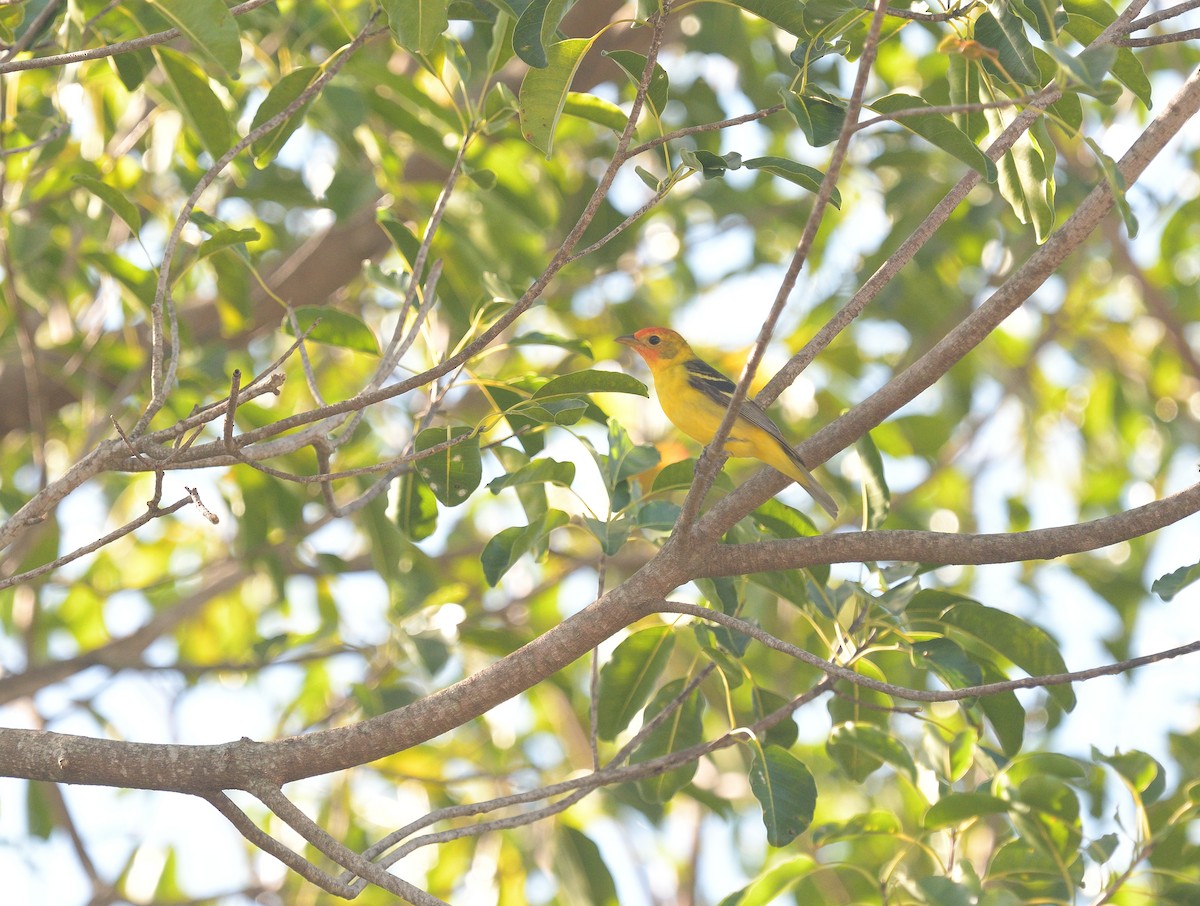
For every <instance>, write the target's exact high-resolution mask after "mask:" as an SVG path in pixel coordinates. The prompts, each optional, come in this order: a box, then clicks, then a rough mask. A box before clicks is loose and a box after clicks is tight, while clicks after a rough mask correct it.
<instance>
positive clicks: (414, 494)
mask: <svg viewBox="0 0 1200 906" xmlns="http://www.w3.org/2000/svg"><path fill="white" fill-rule="evenodd" d="M437 517H438V508H437V498H436V497H434V496H433V491H431V490H429V485H427V484H425V483H424V482H423V481H421V480H420V479H419V478H418V477H417V473H416V472H405V473H404V474H403V475H401V476H400V482H399V485H398V487H397V492H396V528H398V529H400V531H401V532H403V533H404V536H405V537H406V538H409V539H411V540H413V541H421V540H423V539H425V538H428V537H429V536H430V535H432V534H433V533H434V531H435V530H436V529H437Z"/></svg>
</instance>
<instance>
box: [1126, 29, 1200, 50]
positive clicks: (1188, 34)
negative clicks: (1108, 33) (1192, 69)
mask: <svg viewBox="0 0 1200 906" xmlns="http://www.w3.org/2000/svg"><path fill="white" fill-rule="evenodd" d="M1196 38H1200V28H1189V29H1188V30H1187V31H1173V32H1170V33H1168V34H1165V35H1147V36H1146V37H1144V38H1115V39H1114V40H1113V43H1114V44H1116V45H1117V46H1118V47H1158V46H1160V45H1163V44H1182V43H1183V42H1184V41H1193V40H1195V39H1196Z"/></svg>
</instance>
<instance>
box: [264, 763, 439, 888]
mask: <svg viewBox="0 0 1200 906" xmlns="http://www.w3.org/2000/svg"><path fill="white" fill-rule="evenodd" d="M250 792H251V793H253V794H254V795H255V796H256V797H258V799H259V801H260V802H262V804H263V805H265V806H266V807H267V808H269V809H270V810H271V811H272V812H273V813H275V814H276V815H277V816H278V817H279V818H280V819H282V820H283V822H284V823H285V824H287V825H288V827H290V828H291V829H292V830H294V831H296V833H298V834H300V836H301V837H303V838H304V839H305V840H307V841H308V842H309V843H310V844H311V845H312V846H314V847H315V848H316V849H317V850H318V851H320V852H322V853H324V854H325V855H326V856H328V857H329V858H330V859H332V860H333V861H335V862H337V863H338V864H339V865H341V866H342V867H343V868H346V869H348V870H350V871H352V872H354V873H355V874H356V875H358V876H359V877H360V878H363V879H365V880H367V881H370V882H371V883H372V884H374V885H375V886H376V887H379V888H380V889H382V890H386V891H387V892H388V893H391V894H394V895H395V896H398V897H401V898H403V899H404V900H405V902H408V903H412V904H413V906H449V904H448V903H446V902H445V901H444V900H440V899H438V898H437V897H435V896H433V894H430V893H427V892H426V891H424V890H421V889H420V888H419V887H415V886H413V885H412V884H409V883H408V882H407V881H405V880H403V879H402V878H398V877H396V875H394V874H391V873H390V872H388V871H386V870H384V868H383V867H381V866H379V865H377V864H376V863H374V862H372V861H371V860H370V859H366V858H364V857H363V856H361V855H359V854H358V853H356V852H355V851H354V850H352V849H350V848H349V847H348V846H345V845H344V844H342V843H340V842H339V841H338V840H336V839H335V838H334V837H333V835H332V834H330V833H329V832H328V831H326V830H325V829H324V828H323V827H321V825H319V824H317V822H315V821H313V820H312V819H311V818H309V817H308V815H306V814H304V812H302V811H301V810H300V809H298V808H297V807H296V806H295V804H294V803H293V802H292V800H290V799H288V797H287V796H285V795H283V791H282V790H280V789H279V788H278V787H276V786H273V785H271V784H269V783H257V784H254V786H253V788H252V789H251V790H250ZM340 883H341V882H340V881H339V884H340Z"/></svg>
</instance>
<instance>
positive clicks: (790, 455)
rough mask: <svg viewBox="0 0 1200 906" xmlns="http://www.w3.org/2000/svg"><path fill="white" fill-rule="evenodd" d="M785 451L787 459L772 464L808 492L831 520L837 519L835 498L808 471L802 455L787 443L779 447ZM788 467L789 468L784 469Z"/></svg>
mask: <svg viewBox="0 0 1200 906" xmlns="http://www.w3.org/2000/svg"><path fill="white" fill-rule="evenodd" d="M779 446H780V447H782V448H783V450H784V455H785V456H786V459H785V460H784V462H782V463H774V462H773V463H771V465H773V466H774V467H775V468H776V469H778V470H779V471H780V472H782V473H783V474H784V475H786V476H788V478H791V479H793V480H794V481H795V482H796V484H798V485H800V487H802V488H804V490H806V491H808V494H809V496H810V497H812V499H813V500H815V501H816V502H817V503H819V504H820V505H821V509H823V510H824V511H825V512H826V513H828V514H829V516H830V518H832V519H836V518H837V514H838V505H837V504H836V503H835V502H834V500H833V498H832V497H830V496H829V492H828V491H826V490H825V489H824V488H823V487H821V485H820V483H819V482H818V481H817V479H816V478H815V477H813V473H812V472H810V471H808V466H806V465H805V464H804V460H802V459H801V458H800V454H799V453H797V452H796V451H795V450H793V449H792V448H791V447H790V446H788V445H787V444H786V443H782V444H780V445H779ZM784 466H787V468H783V467H784Z"/></svg>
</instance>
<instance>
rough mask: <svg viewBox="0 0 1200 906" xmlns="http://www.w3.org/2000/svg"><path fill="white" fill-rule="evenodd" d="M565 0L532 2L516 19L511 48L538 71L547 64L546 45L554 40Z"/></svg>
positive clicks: (565, 5)
mask: <svg viewBox="0 0 1200 906" xmlns="http://www.w3.org/2000/svg"><path fill="white" fill-rule="evenodd" d="M566 8H567V3H566V0H532V2H531V3H530V4H529V5H528V6H526V7H525V10H524V12H522V13H521V15H520V16H518V17H517V24H516V26H514V28H513V36H512V46H513V50H514V51H515V52H516V54H517V56H518V57H520V58H521V59H522V60H524V61H525V62H526V63H528V64H529V65H530V66H533V67H536V68H538V69H542V68H544V67H545V66H546V65H547V64H548V62H549V61H548V60H547V57H546V45H547V44H549V43H550V42H551V41H553V40H554V38H555V37H556V34H557V31H558V23H559V21H560V20H561V19H562V16H563V13H564V12H566Z"/></svg>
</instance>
